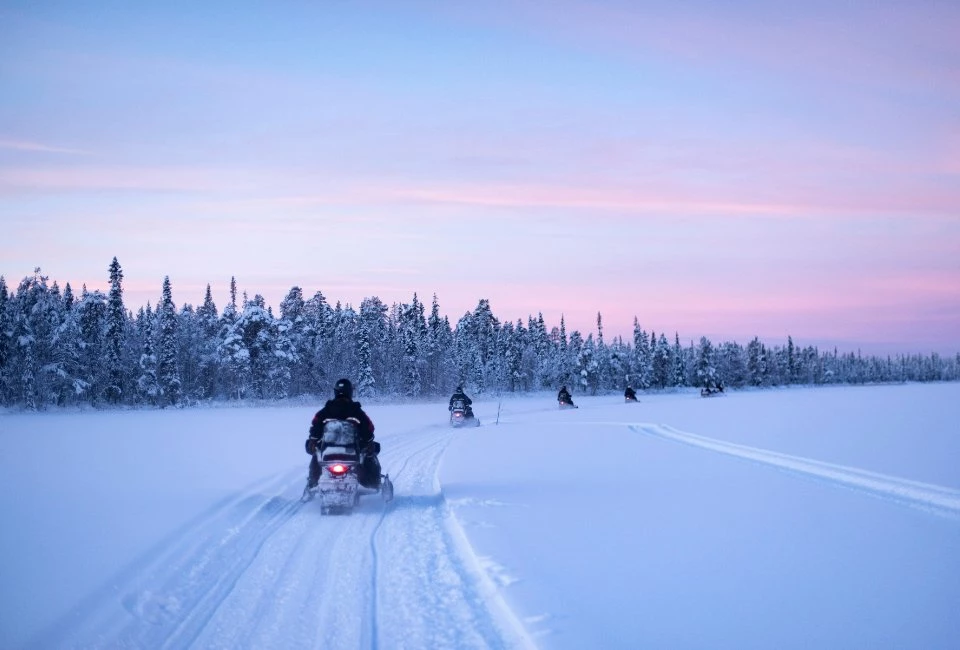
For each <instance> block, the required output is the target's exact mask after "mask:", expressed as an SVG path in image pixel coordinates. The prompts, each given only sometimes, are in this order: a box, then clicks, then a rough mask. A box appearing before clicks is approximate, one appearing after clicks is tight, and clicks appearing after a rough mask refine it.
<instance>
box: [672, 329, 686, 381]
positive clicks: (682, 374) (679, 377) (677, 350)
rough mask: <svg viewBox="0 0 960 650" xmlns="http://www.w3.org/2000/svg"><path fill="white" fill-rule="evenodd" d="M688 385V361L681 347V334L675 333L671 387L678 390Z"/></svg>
mask: <svg viewBox="0 0 960 650" xmlns="http://www.w3.org/2000/svg"><path fill="white" fill-rule="evenodd" d="M686 385H687V360H686V358H685V357H684V355H683V348H682V347H681V346H680V333H679V332H674V333H673V381H672V382H671V386H675V387H677V388H679V387H681V386H686Z"/></svg>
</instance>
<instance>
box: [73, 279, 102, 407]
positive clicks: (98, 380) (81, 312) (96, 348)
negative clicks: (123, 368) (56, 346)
mask: <svg viewBox="0 0 960 650" xmlns="http://www.w3.org/2000/svg"><path fill="white" fill-rule="evenodd" d="M76 310H77V321H78V323H79V325H80V339H81V343H80V349H81V353H80V367H81V372H82V373H83V374H82V377H81V378H80V379H81V381H83V382H85V383H86V384H87V385H88V386H89V389H88V392H87V396H88V399H89V400H90V403H91V404H94V405H96V404H99V403H100V401H101V400H102V399H103V398H104V395H105V394H106V387H107V384H108V382H109V376H110V375H109V368H108V367H107V364H106V363H105V360H106V358H107V337H106V332H107V314H108V307H107V296H106V295H104V293H103V292H102V291H87V287H86V285H84V287H83V290H82V291H81V294H80V300H79V301H78V302H77V306H76Z"/></svg>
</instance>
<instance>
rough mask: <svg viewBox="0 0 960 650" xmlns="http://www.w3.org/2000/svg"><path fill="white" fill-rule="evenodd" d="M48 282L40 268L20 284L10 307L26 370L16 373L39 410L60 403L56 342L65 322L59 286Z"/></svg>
mask: <svg viewBox="0 0 960 650" xmlns="http://www.w3.org/2000/svg"><path fill="white" fill-rule="evenodd" d="M47 280H48V278H47V277H46V276H44V275H43V274H42V273H41V271H40V269H39V268H37V269H34V273H33V275H32V276H28V277H26V278H24V279H23V281H22V282H21V283H20V287H19V288H18V289H17V294H16V297H15V299H14V300H13V303H12V305H11V307H12V312H13V316H14V341H15V343H16V346H17V347H16V348H15V350H16V351H17V355H16V356H17V357H18V358H19V361H20V363H21V364H23V366H24V367H20V368H16V367H15V368H14V369H13V372H14V373H15V376H17V377H20V378H21V381H25V382H27V383H28V384H29V385H30V389H29V390H30V391H32V394H33V398H32V399H33V401H34V403H35V405H36V407H37V408H43V407H45V406H46V405H48V404H52V403H55V402H56V401H57V399H56V398H57V391H58V388H57V385H58V383H59V377H58V374H57V365H56V361H57V357H56V349H55V348H54V345H53V338H54V335H55V333H56V331H57V329H58V328H59V326H60V322H61V320H62V318H63V315H62V311H63V309H62V301H61V298H60V290H59V288H58V287H57V284H56V282H54V284H53V287H50V286H48V284H47ZM27 352H29V355H27V354H26V353H27ZM24 370H26V371H27V372H26V374H24Z"/></svg>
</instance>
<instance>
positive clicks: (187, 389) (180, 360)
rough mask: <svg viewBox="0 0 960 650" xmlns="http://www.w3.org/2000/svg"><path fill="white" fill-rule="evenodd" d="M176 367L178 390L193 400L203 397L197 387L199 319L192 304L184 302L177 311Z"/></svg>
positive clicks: (184, 396)
mask: <svg viewBox="0 0 960 650" xmlns="http://www.w3.org/2000/svg"><path fill="white" fill-rule="evenodd" d="M176 332H177V351H178V353H179V356H178V357H177V368H179V369H180V392H181V396H182V397H183V398H186V399H187V400H189V401H192V402H195V401H196V400H198V399H201V398H202V397H203V394H202V393H201V392H200V389H199V387H198V383H199V377H200V353H199V350H200V346H201V339H202V333H201V329H200V320H199V318H197V312H196V310H194V308H193V305H190V304H184V305H183V306H182V307H181V308H180V311H179V312H178V313H177V327H176Z"/></svg>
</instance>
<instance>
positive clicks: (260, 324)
mask: <svg viewBox="0 0 960 650" xmlns="http://www.w3.org/2000/svg"><path fill="white" fill-rule="evenodd" d="M265 304H266V303H265V301H264V299H263V296H261V295H259V294H257V295H256V296H254V298H253V300H247V301H245V303H244V306H243V313H242V314H241V315H240V318H239V319H238V320H237V330H238V331H239V332H240V336H241V337H242V339H243V345H244V347H245V348H246V350H247V352H248V353H249V355H250V389H251V391H252V392H253V395H254V396H255V397H259V398H261V399H263V398H265V397H268V396H270V395H269V389H268V386H269V382H270V375H271V373H272V370H273V365H274V363H275V359H274V357H273V351H274V347H275V341H274V332H273V329H272V320H273V319H272V318H271V316H270V315H269V314H268V313H267V310H266V308H265Z"/></svg>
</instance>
